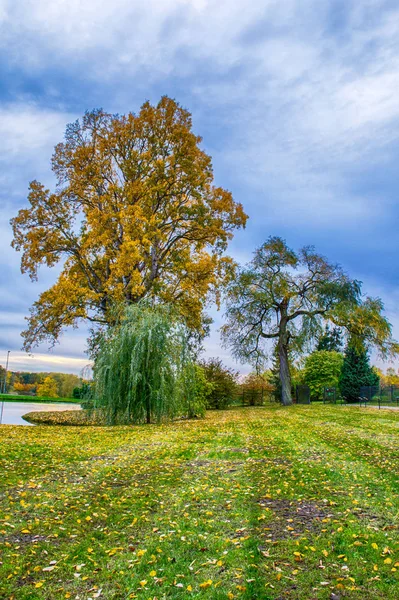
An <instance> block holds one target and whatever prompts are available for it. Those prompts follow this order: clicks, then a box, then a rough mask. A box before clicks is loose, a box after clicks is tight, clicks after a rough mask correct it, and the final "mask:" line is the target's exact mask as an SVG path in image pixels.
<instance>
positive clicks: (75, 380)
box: [0, 365, 82, 398]
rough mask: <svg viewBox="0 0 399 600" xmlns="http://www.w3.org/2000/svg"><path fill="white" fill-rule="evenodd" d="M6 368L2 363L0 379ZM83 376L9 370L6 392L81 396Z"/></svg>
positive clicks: (2, 377)
mask: <svg viewBox="0 0 399 600" xmlns="http://www.w3.org/2000/svg"><path fill="white" fill-rule="evenodd" d="M4 376H5V369H4V367H2V366H1V365H0V381H1V382H4ZM81 388H82V378H81V377H79V376H78V375H74V374H72V373H52V372H41V373H32V372H29V371H8V373H7V381H6V393H8V394H17V395H21V396H38V397H41V398H79V397H80V396H79V394H80V390H81Z"/></svg>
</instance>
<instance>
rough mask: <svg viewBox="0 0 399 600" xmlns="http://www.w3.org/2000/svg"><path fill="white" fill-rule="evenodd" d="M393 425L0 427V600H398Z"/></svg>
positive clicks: (262, 416)
mask: <svg viewBox="0 0 399 600" xmlns="http://www.w3.org/2000/svg"><path fill="white" fill-rule="evenodd" d="M398 441H399V413H398V412H394V411H392V412H391V411H383V410H381V411H378V410H374V409H364V408H362V409H359V408H355V407H345V406H294V407H291V408H285V409H283V408H280V407H274V408H253V409H250V408H245V409H239V408H237V409H234V410H230V411H224V412H219V413H216V412H213V413H208V414H207V417H206V419H204V420H201V421H191V422H179V423H174V424H171V425H162V426H155V425H154V426H142V427H115V428H103V427H93V428H90V427H46V426H38V427H22V426H21V427H16V426H3V427H1V428H0V456H1V463H2V464H1V473H2V476H1V478H0V485H1V500H0V502H1V504H0V511H1V513H0V548H1V557H0V561H1V562H2V564H1V565H0V597H1V598H15V599H16V600H22V599H28V598H29V599H30V600H31V599H39V598H46V599H58V598H72V599H75V598H77V599H89V598H107V599H119V598H121V599H124V598H142V599H143V600H149V599H157V600H161V599H164V598H182V599H187V598H212V599H226V598H230V599H232V598H242V599H253V600H255V599H273V600H277V599H284V598H288V599H294V598H297V599H299V598H300V599H301V600H309V599H330V598H331V599H333V600H336V599H337V598H359V599H360V598H361V599H368V598H373V599H374V598H386V599H395V600H396V599H397V598H398V597H399V592H398V589H399V585H398V575H399V532H398V525H399V521H398V511H399V498H398V491H399V481H398V471H399V466H398V458H399V450H398V448H399V444H398Z"/></svg>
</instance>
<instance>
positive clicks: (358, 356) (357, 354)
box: [339, 345, 380, 402]
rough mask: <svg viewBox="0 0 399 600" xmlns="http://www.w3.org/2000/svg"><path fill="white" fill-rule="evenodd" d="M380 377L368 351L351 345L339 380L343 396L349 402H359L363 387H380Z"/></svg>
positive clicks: (346, 352)
mask: <svg viewBox="0 0 399 600" xmlns="http://www.w3.org/2000/svg"><path fill="white" fill-rule="evenodd" d="M379 381H380V380H379V377H378V374H377V373H376V371H375V370H374V369H373V368H372V367H371V366H370V362H369V357H368V354H367V351H366V350H365V349H364V348H363V350H358V349H357V348H354V347H353V346H351V345H349V346H348V347H347V349H346V351H345V356H344V361H343V365H342V370H341V376H340V378H339V388H340V391H341V395H342V397H343V398H345V399H346V401H347V402H357V401H358V400H359V396H360V388H361V387H362V386H378V385H379Z"/></svg>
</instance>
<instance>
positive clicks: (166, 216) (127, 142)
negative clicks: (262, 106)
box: [11, 96, 247, 350]
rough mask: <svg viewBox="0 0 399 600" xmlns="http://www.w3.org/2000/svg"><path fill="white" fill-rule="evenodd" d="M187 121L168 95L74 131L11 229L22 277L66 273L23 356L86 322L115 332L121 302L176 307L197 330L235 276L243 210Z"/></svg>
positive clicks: (93, 116)
mask: <svg viewBox="0 0 399 600" xmlns="http://www.w3.org/2000/svg"><path fill="white" fill-rule="evenodd" d="M200 142H201V138H200V137H199V136H197V135H195V134H194V132H193V131H192V121H191V115H190V113H189V112H188V111H187V110H185V109H183V108H182V107H181V106H180V105H179V104H178V103H177V102H176V101H174V100H172V99H170V98H168V97H166V96H165V97H163V98H162V99H161V100H160V102H159V103H158V104H157V105H156V106H152V105H151V104H150V103H149V102H146V103H145V104H143V106H142V107H141V110H140V112H139V113H138V114H134V113H129V114H127V115H111V114H108V113H106V112H104V111H103V110H94V111H92V112H87V113H86V114H85V115H84V117H83V119H82V120H81V121H76V122H75V123H72V124H70V125H68V126H67V129H66V134H65V140H64V142H62V143H60V144H58V145H57V146H56V148H55V152H54V154H53V158H52V170H53V172H54V174H55V177H56V182H57V183H56V186H55V189H54V191H50V190H49V189H46V187H45V186H44V185H43V184H41V183H39V182H38V181H32V182H31V183H30V191H29V196H28V200H29V205H30V206H29V207H28V208H24V209H22V210H20V211H19V213H18V215H17V216H16V217H15V218H14V219H12V221H11V223H12V227H13V231H14V240H13V242H12V245H13V247H14V248H15V249H16V250H18V251H21V252H22V259H21V270H22V272H23V273H28V274H29V276H30V277H31V279H32V280H36V279H37V275H38V268H39V266H40V265H47V266H48V267H53V266H54V265H56V264H58V263H62V270H61V273H60V275H59V277H58V280H57V281H56V283H55V284H54V285H53V286H52V287H50V289H48V290H46V291H44V292H43V293H42V294H41V295H40V297H39V299H38V300H37V301H36V302H35V303H34V305H33V307H32V309H31V315H30V318H29V323H28V328H27V330H26V331H25V332H24V333H23V336H24V347H25V349H27V350H29V349H30V348H31V347H32V346H34V345H37V344H39V343H40V342H43V341H50V342H51V343H53V342H54V341H56V340H57V339H58V338H59V336H60V334H61V332H62V330H63V328H64V327H67V326H77V324H78V322H79V320H81V319H84V320H88V321H90V322H92V323H93V324H94V325H93V326H94V327H96V326H97V325H99V326H101V325H108V324H109V323H110V319H111V314H112V310H111V306H112V305H113V304H114V303H115V302H124V303H136V302H138V301H139V300H141V299H143V298H148V297H153V298H156V299H159V300H161V301H162V302H165V303H171V302H173V303H174V305H175V306H176V307H177V308H178V310H179V311H180V314H182V315H183V316H184V317H185V319H186V320H187V322H188V323H189V324H190V325H191V326H192V327H193V328H196V329H197V330H201V327H202V326H203V319H202V318H203V309H204V306H205V303H206V300H207V298H208V297H209V293H210V292H215V293H216V294H217V293H218V285H219V283H220V282H221V281H222V280H223V277H224V274H225V273H226V271H228V268H229V265H230V264H231V260H230V259H229V258H228V257H226V256H224V251H225V249H226V246H227V242H228V240H229V239H230V238H231V237H232V234H233V231H234V230H235V229H237V228H240V227H242V226H244V225H245V222H246V218H247V217H246V215H245V213H244V211H243V208H242V205H241V204H239V203H236V202H235V201H234V200H233V197H232V195H231V193H230V192H229V191H226V190H224V189H223V188H221V187H216V186H215V185H214V183H213V170H212V163H211V158H210V157H209V156H208V155H207V154H206V153H205V152H204V151H203V150H202V149H201V148H200Z"/></svg>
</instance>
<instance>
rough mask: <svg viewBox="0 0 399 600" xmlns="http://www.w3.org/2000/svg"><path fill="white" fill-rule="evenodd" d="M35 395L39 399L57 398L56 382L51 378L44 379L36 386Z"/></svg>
mask: <svg viewBox="0 0 399 600" xmlns="http://www.w3.org/2000/svg"><path fill="white" fill-rule="evenodd" d="M36 395H37V396H39V398H58V388H57V382H56V381H55V379H53V378H52V377H45V378H44V380H43V381H42V383H39V385H38V386H37V392H36Z"/></svg>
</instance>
